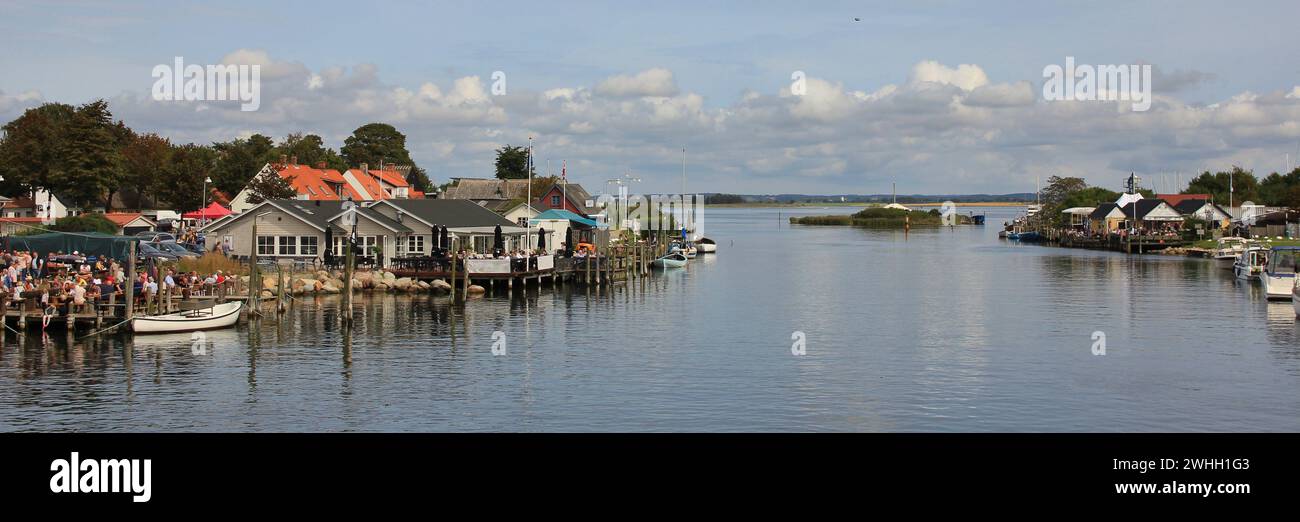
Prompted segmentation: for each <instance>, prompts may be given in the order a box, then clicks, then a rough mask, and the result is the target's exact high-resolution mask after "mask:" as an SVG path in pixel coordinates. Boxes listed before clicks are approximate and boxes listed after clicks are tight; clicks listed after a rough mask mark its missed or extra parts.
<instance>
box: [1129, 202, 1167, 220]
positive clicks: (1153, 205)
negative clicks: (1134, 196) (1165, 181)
mask: <svg viewBox="0 0 1300 522" xmlns="http://www.w3.org/2000/svg"><path fill="white" fill-rule="evenodd" d="M1134 204H1137V218H1138V219H1142V218H1145V217H1147V214H1150V213H1151V211H1152V210H1155V209H1157V208H1159V207H1160V205H1168V203H1165V200H1163V199H1154V198H1152V199H1139V200H1137V201H1134V202H1133V203H1129V204H1127V205H1124V208H1123V209H1122V210H1123V212H1124V215H1125V216H1128V217H1130V218H1132V217H1133V205H1134Z"/></svg>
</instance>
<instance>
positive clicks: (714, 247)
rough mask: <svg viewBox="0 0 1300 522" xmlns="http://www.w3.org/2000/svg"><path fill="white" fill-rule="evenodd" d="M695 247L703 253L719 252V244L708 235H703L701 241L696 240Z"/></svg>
mask: <svg viewBox="0 0 1300 522" xmlns="http://www.w3.org/2000/svg"><path fill="white" fill-rule="evenodd" d="M695 248H697V249H698V250H699V251H700V253H701V254H716V253H717V252H718V244H717V243H715V242H714V241H713V240H712V239H709V238H707V237H702V238H700V240H699V241H696V242H695Z"/></svg>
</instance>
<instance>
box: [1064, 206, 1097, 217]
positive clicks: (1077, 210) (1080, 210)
mask: <svg viewBox="0 0 1300 522" xmlns="http://www.w3.org/2000/svg"><path fill="white" fill-rule="evenodd" d="M1094 210H1097V207H1071V208H1067V209H1065V210H1062V211H1061V213H1062V214H1074V215H1076V216H1086V215H1088V214H1092V211H1094Z"/></svg>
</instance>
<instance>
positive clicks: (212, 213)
mask: <svg viewBox="0 0 1300 522" xmlns="http://www.w3.org/2000/svg"><path fill="white" fill-rule="evenodd" d="M228 215H230V209H228V208H226V207H223V206H221V204H220V203H217V202H216V201H213V202H212V204H211V205H208V206H207V208H204V209H203V210H195V211H192V212H186V213H184V214H181V217H183V218H185V219H217V218H220V217H224V216H228Z"/></svg>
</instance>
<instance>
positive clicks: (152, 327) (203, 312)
mask: <svg viewBox="0 0 1300 522" xmlns="http://www.w3.org/2000/svg"><path fill="white" fill-rule="evenodd" d="M243 306H244V303H242V302H239V301H232V302H229V303H222V304H218V305H214V306H212V307H210V308H199V309H197V310H184V311H180V312H174V313H170V314H162V315H145V316H140V317H136V318H134V319H131V329H132V330H133V331H135V332H136V333H161V332H190V331H194V330H211V329H214V328H226V327H228V326H231V325H233V324H235V323H236V322H237V321H239V310H240V309H241V308H243Z"/></svg>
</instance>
